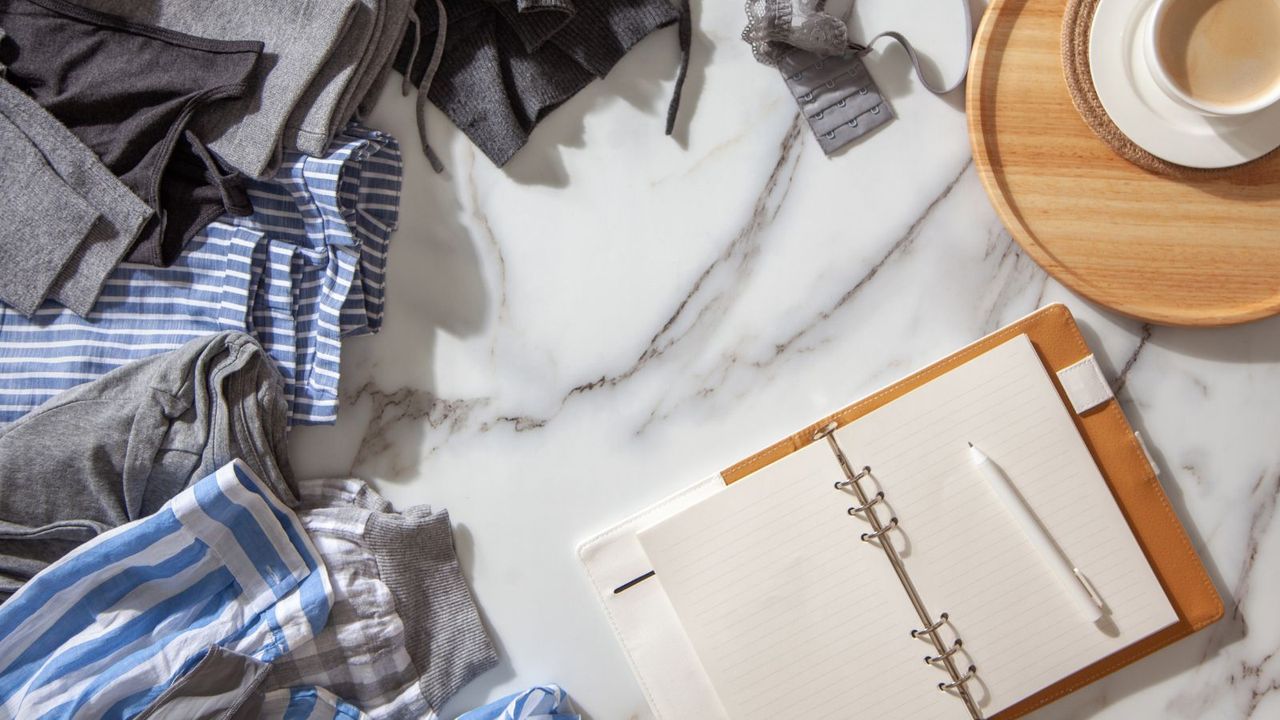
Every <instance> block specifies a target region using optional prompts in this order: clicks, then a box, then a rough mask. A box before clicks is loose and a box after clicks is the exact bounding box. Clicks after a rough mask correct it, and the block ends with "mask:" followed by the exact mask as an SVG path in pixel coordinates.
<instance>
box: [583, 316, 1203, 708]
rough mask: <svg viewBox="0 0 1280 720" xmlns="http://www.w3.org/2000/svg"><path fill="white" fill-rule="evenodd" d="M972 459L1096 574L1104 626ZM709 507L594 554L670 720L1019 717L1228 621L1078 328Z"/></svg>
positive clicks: (908, 383)
mask: <svg viewBox="0 0 1280 720" xmlns="http://www.w3.org/2000/svg"><path fill="white" fill-rule="evenodd" d="M1063 331H1066V334H1065V335H1064V334H1063ZM1066 340H1069V341H1070V342H1064V341H1066ZM1055 347H1056V348H1058V349H1057V350H1055V349H1054V348H1055ZM1062 348H1067V350H1066V351H1065V352H1066V354H1065V355H1062V354H1061V349H1062ZM1081 351H1084V352H1083V353H1082V352H1081ZM1045 355H1048V356H1050V357H1047V358H1046V357H1045ZM1073 355H1074V356H1079V357H1072V356H1073ZM1063 358H1067V359H1068V360H1070V361H1069V362H1068V361H1065V360H1064V359H1063ZM1047 366H1048V367H1047ZM1058 366H1061V367H1058ZM1117 420H1118V421H1119V424H1118V425H1117V422H1116V421H1117ZM1099 421H1101V422H1099ZM1117 433H1123V434H1122V435H1121V434H1117ZM969 443H974V444H975V445H977V446H979V447H980V448H981V449H982V451H983V452H984V453H985V454H986V455H987V456H989V457H990V458H991V460H992V461H993V462H994V463H996V464H998V466H999V467H1000V468H1001V469H1002V470H1003V471H1004V473H1005V474H1007V476H1008V478H1009V479H1010V481H1011V482H1012V484H1013V485H1014V486H1015V487H1016V491H1017V493H1018V494H1019V495H1020V497H1021V498H1022V499H1023V500H1024V501H1025V505H1026V506H1028V507H1029V508H1030V510H1031V512H1032V513H1033V514H1034V516H1035V518H1036V519H1037V520H1038V521H1039V523H1040V525H1041V526H1042V527H1043V528H1044V530H1046V531H1047V533H1048V535H1049V536H1050V537H1051V538H1052V541H1053V543H1054V544H1056V545H1057V547H1058V548H1059V550H1060V552H1061V553H1062V554H1063V555H1065V557H1066V558H1069V560H1070V563H1071V564H1072V565H1074V566H1075V567H1076V568H1078V569H1079V571H1080V573H1081V574H1082V575H1083V580H1084V585H1085V586H1086V587H1087V588H1088V590H1089V592H1090V594H1091V595H1092V596H1093V597H1094V598H1095V601H1096V602H1097V603H1098V604H1099V605H1100V606H1101V608H1102V618H1101V619H1100V620H1096V621H1093V620H1091V619H1090V618H1089V617H1086V615H1085V614H1083V613H1081V611H1080V607H1079V605H1078V604H1072V602H1071V601H1070V597H1069V596H1068V594H1067V593H1066V592H1064V585H1063V582H1064V580H1063V578H1062V577H1060V576H1059V575H1056V574H1055V573H1054V572H1053V568H1052V567H1051V566H1050V565H1049V564H1048V563H1046V561H1045V559H1044V556H1042V555H1041V554H1040V553H1038V552H1037V549H1036V547H1035V546H1033V544H1032V542H1031V541H1030V538H1029V537H1028V536H1027V534H1026V530H1025V529H1024V528H1023V527H1022V526H1020V525H1019V524H1018V523H1017V522H1015V519H1014V517H1013V516H1012V515H1011V513H1010V508H1009V507H1008V506H1007V503H1006V502H1002V501H1001V499H1000V497H999V496H997V494H996V493H995V492H994V491H993V490H992V488H991V487H990V486H989V485H988V483H987V482H986V480H985V479H984V477H983V475H982V474H981V473H980V472H978V470H977V468H976V467H975V466H974V464H973V462H972V460H971V459H970V455H969ZM700 486H701V487H703V488H704V489H700V490H697V491H695V492H693V493H692V497H685V498H682V499H680V500H679V501H678V502H668V503H665V505H666V508H665V510H663V511H660V512H653V513H649V514H647V515H645V516H644V517H643V518H637V519H634V520H633V521H629V522H628V523H624V526H625V528H626V529H625V531H623V532H621V533H619V532H610V533H606V534H605V535H603V536H601V538H597V539H595V540H594V541H592V542H589V543H588V544H587V545H584V547H583V549H582V554H583V559H584V561H585V562H586V563H587V565H588V569H589V570H591V571H592V576H593V580H595V581H596V584H597V589H598V590H599V591H600V593H601V596H602V598H603V599H605V604H606V609H607V610H609V611H610V614H611V617H612V619H613V620H614V624H615V628H616V629H617V630H618V632H619V635H620V637H621V638H622V640H623V642H624V645H626V646H627V649H628V653H629V656H630V657H631V660H632V663H633V665H634V666H635V669H636V670H637V673H638V674H640V675H641V680H642V684H644V686H645V689H646V693H647V694H648V695H649V696H650V702H651V704H653V705H654V709H655V712H657V713H658V715H659V716H660V717H671V718H681V717H695V716H696V717H699V718H704V717H727V718H733V719H734V720H739V719H742V720H753V719H756V718H761V719H763V718H769V719H772V718H777V717H804V718H841V719H847V718H856V717H867V718H872V717H874V718H988V717H996V718H1010V717H1015V716H1017V715H1021V714H1023V713H1025V712H1027V711H1029V710H1030V709H1033V708H1034V707H1037V706H1039V705H1041V704H1043V703H1045V702H1048V701H1050V700H1052V699H1053V698H1055V697H1059V696H1061V695H1062V694H1064V693H1066V692H1069V691H1070V690H1073V689H1075V688H1076V687H1079V686H1080V685H1083V684H1085V683H1087V682H1089V681H1091V680H1092V679H1096V678H1097V677H1100V676H1102V675H1104V674H1106V673H1107V672H1110V671H1112V670H1114V669H1115V668H1118V667H1120V666H1121V665H1123V664H1125V663H1127V662H1130V661H1131V660H1132V659H1134V658H1136V657H1140V656H1141V655H1144V654H1146V653H1149V652H1151V651H1153V650H1154V649H1156V648H1157V647H1160V646H1162V645H1164V644H1167V643H1168V642H1172V640H1173V639H1176V638H1177V637H1181V636H1183V635H1185V634H1187V633H1189V632H1191V631H1193V630H1195V629H1197V628H1199V627H1203V626H1204V625H1206V624H1208V623H1209V622H1212V621H1213V620H1215V619H1217V618H1218V617H1220V616H1221V613H1222V608H1221V602H1220V600H1219V599H1218V596H1217V593H1216V591H1215V590H1214V589H1213V587H1212V584H1211V583H1210V582H1209V581H1208V578H1207V575H1205V573H1204V569H1203V567H1202V566H1201V564H1200V562H1199V559H1198V558H1197V557H1196V556H1195V553H1194V552H1193V551H1192V550H1191V546H1190V544H1189V542H1188V541H1187V539H1186V536H1185V533H1184V532H1183V530H1182V528H1181V526H1180V524H1179V523H1178V521H1177V519H1176V517H1175V516H1174V515H1173V513H1172V511H1171V509H1170V508H1169V505H1168V502H1167V498H1165V497H1164V494H1163V491H1162V490H1161V489H1160V487H1159V484H1158V482H1157V480H1156V478H1155V476H1154V472H1153V471H1152V466H1151V465H1150V464H1149V462H1148V459H1147V456H1146V454H1145V450H1144V449H1143V448H1142V446H1141V445H1140V439H1138V438H1137V437H1136V436H1135V435H1134V434H1133V433H1132V430H1130V429H1129V428H1128V424H1127V422H1125V421H1124V417H1123V414H1122V413H1120V411H1119V408H1118V403H1116V401H1115V400H1114V398H1112V397H1111V392H1110V388H1109V387H1108V386H1107V385H1106V383H1105V381H1104V380H1103V379H1102V376H1101V373H1100V371H1099V370H1098V369H1097V364H1096V362H1094V361H1093V358H1092V355H1089V354H1088V353H1087V348H1086V347H1085V346H1084V344H1083V340H1079V333H1078V330H1076V328H1075V325H1074V322H1073V321H1072V320H1071V318H1070V314H1069V313H1068V312H1067V311H1066V309H1065V308H1064V307H1062V306H1053V307H1050V308H1046V309H1044V310H1041V311H1039V312H1038V313H1037V314H1036V315H1033V316H1031V317H1029V318H1027V319H1025V320H1023V321H1021V323H1019V324H1015V325H1014V326H1011V328H1007V329H1006V330H1005V331H1001V332H1000V333H997V334H995V335H993V336H991V337H989V338H987V339H984V340H983V341H981V342H979V343H977V344H975V345H974V346H971V347H970V348H966V349H965V350H964V351H961V352H960V353H957V354H956V355H953V356H952V357H950V358H947V359H946V360H944V361H942V362H940V363H938V364H936V365H934V366H931V367H930V368H927V369H926V370H924V371H922V372H921V373H917V375H915V376H912V377H911V378H908V379H907V380H904V381H903V382H902V383H899V384H897V385H895V386H892V387H890V388H887V389H886V390H884V391H882V392H880V393H877V394H875V395H873V396H871V397H869V398H867V399H864V400H862V401H859V402H858V403H855V404H854V405H851V406H849V407H848V408H845V409H844V410H842V411H840V412H838V413H836V414H834V415H832V416H830V417H828V418H824V419H823V420H821V421H820V422H818V423H815V424H814V425H812V426H811V427H809V428H806V429H804V430H803V431H801V432H799V433H796V434H795V435H793V436H792V437H790V438H788V439H786V440H784V441H783V442H781V443H778V444H776V445H774V446H772V447H770V448H768V449H766V450H765V451H762V452H761V453H758V454H756V455H753V456H752V457H750V458H747V459H746V460H744V461H743V462H741V463H738V464H736V465H734V466H732V467H730V468H729V469H727V470H725V471H724V472H722V473H720V475H719V482H712V483H706V482H704V483H702V484H700ZM1139 503H1142V504H1139ZM602 553H603V555H601V554H602ZM599 557H604V558H605V561H601V560H599ZM593 564H594V567H593ZM646 567H647V568H648V569H650V570H652V572H653V573H654V576H652V577H650V578H648V579H646V580H643V581H641V582H638V583H636V584H635V585H634V587H625V583H623V582H619V583H618V584H614V583H615V580H616V581H625V580H626V579H627V575H629V574H631V573H641V571H642V570H644V569H646ZM610 573H613V575H612V576H609V574H610ZM641 574H643V573H641ZM611 585H612V586H613V587H612V588H611V587H610V586H611ZM620 588H625V589H620ZM627 593H635V597H634V598H625V599H624V598H623V596H624V595H626V594H627ZM646 598H647V599H646ZM676 628H678V629H676ZM655 639H656V641H655ZM637 656H639V658H640V660H637ZM664 656H665V660H661V661H659V660H658V658H662V657H664ZM661 664H665V665H668V666H671V665H675V666H676V668H675V670H674V672H673V671H672V670H670V669H669V668H668V669H661V668H659V667H658V666H659V665H661ZM681 664H683V665H685V666H687V667H688V668H689V669H684V670H682V669H681V668H680V667H679V666H680V665H681ZM682 672H683V673H685V674H688V675H691V676H694V679H693V680H689V679H677V678H676V677H675V676H676V675H679V674H680V673H682ZM668 674H669V676H668V677H665V679H664V675H668ZM672 683H676V684H681V685H683V686H684V687H681V688H677V689H674V690H673V689H672V688H671V687H659V686H661V685H664V684H665V685H668V686H670V685H671V684H672ZM655 694H656V695H662V696H664V697H663V699H662V700H663V701H662V702H655V697H654V696H655ZM698 695H701V697H696V696H698ZM660 705H663V706H665V707H660ZM695 707H702V708H712V710H696V711H695V710H692V709H691V708H695ZM694 712H697V713H698V714H697V715H694V714H692V713H694Z"/></svg>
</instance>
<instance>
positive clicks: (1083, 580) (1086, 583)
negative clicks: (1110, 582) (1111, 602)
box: [1071, 568, 1107, 610]
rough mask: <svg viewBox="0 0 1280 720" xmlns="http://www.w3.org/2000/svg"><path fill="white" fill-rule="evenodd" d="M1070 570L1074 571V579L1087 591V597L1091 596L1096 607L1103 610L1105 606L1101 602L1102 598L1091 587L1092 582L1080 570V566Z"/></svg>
mask: <svg viewBox="0 0 1280 720" xmlns="http://www.w3.org/2000/svg"><path fill="white" fill-rule="evenodd" d="M1071 572H1073V573H1075V575H1076V579H1077V580H1079V581H1080V584H1081V585H1083V586H1084V589H1085V592H1087V593H1089V597H1091V598H1093V601H1094V602H1095V603H1097V605H1098V609H1100V610H1105V609H1106V607H1107V606H1106V604H1105V603H1103V602H1102V598H1101V597H1099V596H1098V591H1097V590H1094V589H1093V583H1091V582H1089V578H1087V577H1085V576H1084V573H1082V572H1080V568H1071Z"/></svg>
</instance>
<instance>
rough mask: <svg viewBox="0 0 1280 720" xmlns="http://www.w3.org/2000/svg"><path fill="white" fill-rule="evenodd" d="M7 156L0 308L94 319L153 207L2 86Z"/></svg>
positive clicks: (0, 136)
mask: <svg viewBox="0 0 1280 720" xmlns="http://www.w3.org/2000/svg"><path fill="white" fill-rule="evenodd" d="M0 40H2V34H0ZM2 75H3V68H0V76H2ZM0 158H3V162H0V217H3V218H4V222H3V223H0V300H3V301H4V302H5V303H7V304H9V305H10V306H12V307H13V308H14V309H16V310H18V311H19V312H21V313H22V314H23V315H27V316H30V315H32V314H33V313H35V311H36V309H37V308H38V307H39V306H40V304H41V303H43V302H44V301H45V299H46V298H52V299H54V300H56V301H57V302H59V303H61V304H63V305H65V306H66V307H67V308H69V309H70V310H72V311H73V312H75V313H76V314H78V315H81V316H85V315H88V314H89V311H90V310H92V309H93V305H94V303H96V302H97V300H98V295H100V294H101V292H102V286H103V284H104V283H105V282H106V280H107V276H108V275H109V274H110V273H111V271H112V269H114V268H115V266H116V265H117V264H118V263H119V262H120V260H121V259H122V258H123V257H124V256H125V255H126V254H127V253H128V252H129V248H131V247H132V246H133V243H134V241H135V240H137V238H138V235H139V233H140V232H141V231H142V227H143V225H144V224H145V223H146V221H147V220H148V219H150V217H151V214H152V213H151V209H150V208H149V207H147V205H146V203H144V202H143V201H142V200H141V199H140V198H138V197H137V196H136V195H134V194H133V193H132V192H130V191H129V188H127V187H125V185H124V183H122V182H120V180H119V178H117V177H116V176H115V175H113V174H112V173H111V171H110V170H108V169H107V168H106V166H104V165H103V164H102V161H101V160H100V159H99V158H98V156H97V155H95V154H94V152H93V151H92V150H90V149H89V148H88V147H86V146H85V145H84V143H82V142H80V140H79V139H78V138H76V136H75V135H73V134H72V133H71V131H70V130H67V128H65V127H63V126H62V124H61V123H59V122H58V121H57V119H56V118H54V117H53V116H52V115H50V114H49V113H48V112H47V111H46V110H45V109H44V108H42V107H40V106H39V105H38V104H37V103H36V102H35V101H34V100H32V99H31V98H30V97H28V96H27V95H26V94H25V93H23V92H22V91H21V90H19V89H18V88H16V87H14V86H13V85H11V84H10V83H8V82H7V81H5V80H3V79H0Z"/></svg>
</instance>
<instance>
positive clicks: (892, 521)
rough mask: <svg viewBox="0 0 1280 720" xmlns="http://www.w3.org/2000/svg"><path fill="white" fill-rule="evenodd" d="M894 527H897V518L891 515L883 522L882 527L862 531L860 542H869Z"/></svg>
mask: <svg viewBox="0 0 1280 720" xmlns="http://www.w3.org/2000/svg"><path fill="white" fill-rule="evenodd" d="M896 527H898V518H896V517H891V518H889V522H887V523H885V525H884V527H882V528H880V529H879V530H876V531H875V532H869V533H862V542H871V541H872V540H876V539H878V538H880V537H882V536H883V535H884V534H885V533H887V532H889V531H890V530H892V529H894V528H896Z"/></svg>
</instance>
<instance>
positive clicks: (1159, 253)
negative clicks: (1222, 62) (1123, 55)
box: [966, 0, 1280, 325]
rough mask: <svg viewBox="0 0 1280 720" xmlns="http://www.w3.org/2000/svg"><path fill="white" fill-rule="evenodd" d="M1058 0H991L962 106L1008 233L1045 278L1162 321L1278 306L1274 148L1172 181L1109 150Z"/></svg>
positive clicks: (1251, 315) (1233, 318) (1279, 204)
mask: <svg viewBox="0 0 1280 720" xmlns="http://www.w3.org/2000/svg"><path fill="white" fill-rule="evenodd" d="M1064 8H1065V2H1064V0H994V2H992V3H991V5H990V7H989V8H988V10H987V13H986V15H985V17H984V18H983V20H982V24H981V26H980V27H979V28H978V36H977V40H976V43H975V48H974V55H973V63H972V66H971V67H970V70H969V81H968V97H967V99H966V106H967V107H966V110H967V112H968V119H969V138H970V141H971V142H972V143H973V156H974V163H975V165H976V166H977V168H978V174H979V176H980V177H981V178H982V183H983V185H984V186H985V187H986V190H987V194H988V195H989V196H990V197H991V201H992V203H994V204H995V207H996V211H997V212H998V213H999V215H1000V219H1001V220H1002V221H1003V222H1004V225H1005V227H1006V228H1008V229H1009V232H1010V233H1012V235H1013V237H1014V238H1015V239H1016V240H1017V241H1018V243H1019V244H1021V245H1022V247H1023V248H1024V249H1025V250H1026V251H1027V253H1028V254H1030V255H1031V257H1032V258H1033V259H1034V260H1035V261H1036V262H1037V263H1039V264H1040V266H1041V267H1043V268H1044V269H1045V270H1047V271H1048V272H1049V274H1051V275H1052V276H1053V277H1055V278H1057V279H1058V280H1059V281H1061V282H1062V283H1063V284H1065V285H1067V286H1068V287H1070V288H1071V289H1073V290H1075V291H1076V292H1078V293H1080V294H1081V295H1084V296H1085V297H1088V298H1089V299H1091V300H1094V301H1095V302H1098V303H1101V304H1103V305H1106V306H1108V307H1110V308H1113V309H1115V310H1118V311H1119V312H1122V313H1125V314H1126V315H1132V316H1134V317H1137V318H1140V319H1143V320H1148V321H1151V322H1156V323H1162V324H1168V325H1227V324H1232V323H1240V322H1246V321H1249V320H1255V319H1257V318H1261V317H1265V316H1268V315H1273V314H1275V313H1277V312H1280V153H1272V154H1271V155H1270V156H1268V157H1266V158H1264V159H1263V160H1261V161H1258V162H1254V163H1250V164H1248V165H1244V166H1241V167H1239V168H1237V169H1235V170H1233V171H1231V172H1229V173H1215V174H1213V175H1210V176H1206V177H1193V178H1191V179H1174V178H1169V177H1164V176H1161V175H1155V174H1152V173H1149V172H1147V171H1145V170H1142V169H1140V168H1138V167H1137V166H1135V165H1133V164H1131V163H1129V162H1128V161H1126V160H1124V159H1122V158H1120V157H1119V156H1118V155H1116V154H1115V153H1113V152H1112V151H1111V149H1110V148H1108V147H1107V145H1106V144H1104V143H1103V142H1102V141H1101V140H1099V139H1098V137H1097V136H1096V135H1094V134H1093V132H1092V131H1091V130H1090V129H1089V127H1088V126H1087V125H1085V123H1084V121H1083V120H1082V119H1081V118H1080V116H1079V114H1078V113H1077V112H1076V109H1075V107H1074V106H1073V105H1072V104H1071V98H1070V96H1069V95H1068V94H1067V86H1066V81H1065V80H1064V79H1063V74H1062V61H1061V59H1060V52H1059V47H1060V43H1059V36H1060V32H1061V29H1062V16H1063V10H1064Z"/></svg>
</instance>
